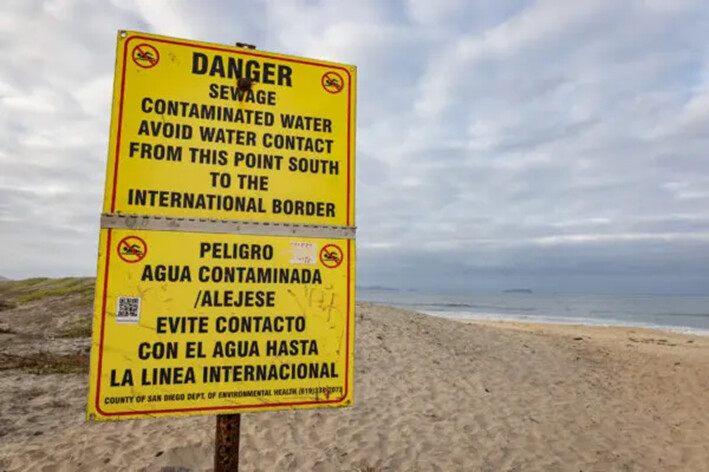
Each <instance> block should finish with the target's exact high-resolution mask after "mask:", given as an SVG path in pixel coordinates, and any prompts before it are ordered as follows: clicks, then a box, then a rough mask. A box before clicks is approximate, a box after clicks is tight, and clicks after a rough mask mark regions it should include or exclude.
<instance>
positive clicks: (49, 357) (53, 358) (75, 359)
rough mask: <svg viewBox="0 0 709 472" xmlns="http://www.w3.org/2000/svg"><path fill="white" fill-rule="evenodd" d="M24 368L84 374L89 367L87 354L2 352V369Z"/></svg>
mask: <svg viewBox="0 0 709 472" xmlns="http://www.w3.org/2000/svg"><path fill="white" fill-rule="evenodd" d="M9 369H22V370H26V371H27V372H29V373H31V374H38V375H45V374H83V373H86V372H87V371H88V369H89V356H88V355H87V354H81V353H76V354H65V355H57V354H51V353H48V352H35V353H32V354H28V355H21V356H18V355H14V354H8V353H0V370H9Z"/></svg>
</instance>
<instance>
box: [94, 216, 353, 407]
mask: <svg viewBox="0 0 709 472" xmlns="http://www.w3.org/2000/svg"><path fill="white" fill-rule="evenodd" d="M99 244H100V246H99V247H100V251H99V252H100V254H99V269H98V277H97V280H96V282H97V283H96V306H95V310H94V313H95V314H94V324H93V344H92V351H91V378H90V388H89V402H88V419H89V420H115V419H129V418H141V417H156V416H177V415H201V414H216V413H236V412H247V411H264V410H284V409H294V408H320V407H341V406H349V405H351V404H352V397H353V392H352V387H353V371H354V367H353V357H354V355H353V353H354V298H355V297H354V296H355V294H354V283H355V282H354V281H355V278H354V270H355V267H354V265H355V264H354V261H355V259H354V256H355V254H354V241H351V240H347V239H320V238H296V237H282V236H249V235H229V234H206V233H184V232H180V233H177V232H169V231H143V230H140V231H136V230H117V229H103V230H101V238H100V243H99Z"/></svg>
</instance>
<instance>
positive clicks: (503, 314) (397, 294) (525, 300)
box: [357, 288, 709, 335]
mask: <svg viewBox="0 0 709 472" xmlns="http://www.w3.org/2000/svg"><path fill="white" fill-rule="evenodd" d="M357 301H366V302H372V303H379V304H384V305H392V306H396V307H400V308H406V309H409V310H414V311H418V312H421V313H426V314H429V315H435V316H442V317H453V318H469V319H478V320H503V321H504V320H507V321H526V322H534V323H561V324H586V325H615V326H637V327H647V328H661V329H669V330H673V331H683V332H693V333H697V334H704V335H709V297H687V296H659V295H591V294H536V293H489V294H477V293H468V294H461V293H458V294H456V293H433V292H420V291H398V290H374V289H366V288H358V289H357Z"/></svg>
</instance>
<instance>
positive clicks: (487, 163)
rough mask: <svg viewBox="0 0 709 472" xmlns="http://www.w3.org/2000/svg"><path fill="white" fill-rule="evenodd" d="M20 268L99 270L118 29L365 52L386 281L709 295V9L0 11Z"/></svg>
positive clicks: (303, 50)
mask: <svg viewBox="0 0 709 472" xmlns="http://www.w3.org/2000/svg"><path fill="white" fill-rule="evenodd" d="M0 10H2V15H0V16H1V17H2V18H3V20H2V22H0V60H1V61H2V63H3V68H2V71H0V111H1V112H2V113H0V168H1V170H2V172H0V247H2V248H3V253H2V258H1V260H0V274H3V275H8V276H12V277H22V276H29V275H44V274H49V275H79V274H92V273H94V271H95V254H96V238H97V234H98V225H97V221H98V213H99V211H100V206H101V200H102V187H103V179H104V176H103V173H104V168H105V159H106V147H107V132H108V121H109V111H110V96H111V84H112V73H113V72H112V71H113V62H114V49H115V31H116V30H118V29H138V30H146V31H149V32H154V33H161V34H169V35H175V36H184V37H190V38H195V39H201V40H206V41H212V42H219V43H233V42H234V41H237V40H239V41H247V42H253V43H255V44H257V45H258V47H259V48H261V49H266V50H273V51H278V52H283V53H289V54H297V55H305V56H310V57H316V58H320V59H328V60H335V61H340V62H346V63H354V64H356V65H357V66H358V70H359V84H358V85H359V87H358V128H357V132H358V141H357V147H358V156H357V157H358V163H357V177H358V179H357V225H358V226H359V233H358V234H359V235H358V257H359V259H358V261H359V263H358V280H359V282H360V283H363V284H365V285H369V284H382V285H394V286H398V287H409V286H416V287H420V288H422V287H426V286H430V287H434V288H438V289H445V288H451V289H452V288H455V289H479V290H483V289H493V290H497V289H499V288H506V287H509V286H531V287H532V288H538V289H540V290H575V291H584V290H592V291H614V290H629V291H655V292H662V293H668V292H683V293H690V292H703V293H707V292H709V283H708V282H709V272H708V271H707V269H706V267H707V263H709V260H707V257H709V256H707V254H709V223H708V222H709V205H707V204H708V203H709V190H708V189H709V172H708V171H709V160H707V149H709V135H707V133H706V130H707V127H708V126H709V41H707V39H709V38H708V34H707V31H709V7H707V5H706V2H703V1H700V0H697V1H691V0H687V1H684V0H682V1H679V0H652V1H646V2H606V1H591V0H589V1H579V2H566V1H562V0H540V1H522V0H509V1H502V2H482V1H475V2H470V1H456V0H446V1H441V2H430V1H425V2H424V1H420V0H408V1H401V2H376V1H373V0H372V1H365V2H324V1H308V2H300V1H292V2H284V1H278V2H275V1H274V2H267V1H263V2H243V3H241V2H238V3H234V2H215V1H210V2H199V3H195V2H188V1H181V2H176V1H175V2H158V1H151V2H139V1H133V2H118V1H115V2H111V3H106V2H92V1H62V2H60V1H52V2H41V1H34V2H15V3H7V4H3V6H2V7H0Z"/></svg>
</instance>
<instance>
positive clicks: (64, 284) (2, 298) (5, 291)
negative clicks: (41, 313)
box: [0, 277, 94, 309]
mask: <svg viewBox="0 0 709 472" xmlns="http://www.w3.org/2000/svg"><path fill="white" fill-rule="evenodd" d="M93 291H94V279H92V278H89V277H65V278H63V279H48V278H46V277H38V278H33V279H25V280H16V281H15V280H11V281H2V282H0V306H6V307H7V308H13V307H14V305H15V303H26V302H30V301H33V300H40V299H42V298H46V297H52V296H64V295H72V294H79V295H81V298H80V303H81V302H82V301H91V300H93ZM7 308H5V309H7ZM0 309H1V308H0Z"/></svg>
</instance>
